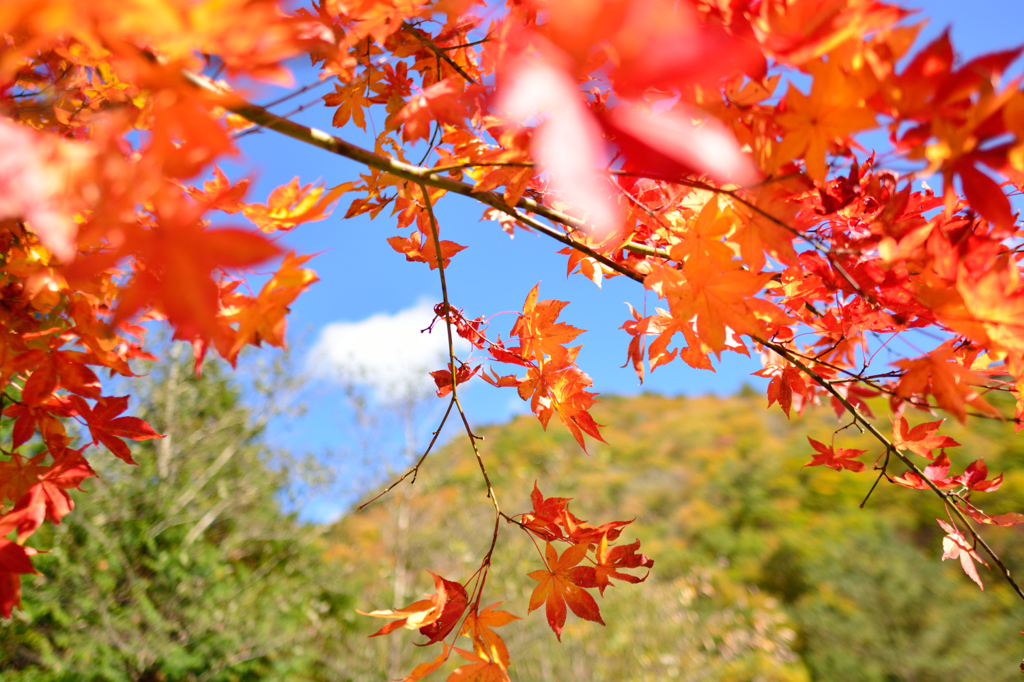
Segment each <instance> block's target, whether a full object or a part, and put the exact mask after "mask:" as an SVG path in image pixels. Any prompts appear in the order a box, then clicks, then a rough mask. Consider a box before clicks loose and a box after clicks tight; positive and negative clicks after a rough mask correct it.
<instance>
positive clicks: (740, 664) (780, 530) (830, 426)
mask: <svg viewBox="0 0 1024 682" xmlns="http://www.w3.org/2000/svg"><path fill="white" fill-rule="evenodd" d="M594 416H595V418H596V419H597V420H598V422H599V423H602V424H605V425H606V426H605V427H604V428H603V429H602V433H603V434H604V436H605V438H606V439H607V441H608V444H607V445H602V444H600V443H594V444H593V445H592V447H591V448H590V449H591V455H590V456H587V455H585V454H584V453H583V452H582V451H581V450H580V449H579V448H578V447H577V446H576V445H575V443H574V442H573V440H572V438H571V436H570V435H569V434H568V433H566V432H565V431H564V430H562V429H561V428H560V427H559V426H557V425H555V424H552V427H551V429H550V430H549V431H548V432H544V431H543V430H542V429H541V428H540V426H539V425H538V424H537V422H536V420H535V419H533V418H525V417H524V418H519V419H516V420H514V421H512V422H510V423H508V424H505V425H501V426H495V427H488V428H485V429H481V433H482V435H484V436H485V438H486V440H485V441H484V442H483V444H482V453H483V457H484V460H485V462H486V464H487V467H488V471H489V473H490V476H491V481H492V483H493V484H494V486H495V489H496V490H497V491H498V499H499V502H500V503H501V506H502V509H503V510H504V511H506V512H508V513H518V512H523V511H526V510H528V509H529V506H528V504H529V503H528V495H529V492H530V490H531V489H532V487H533V483H534V481H535V480H536V482H537V485H538V486H539V487H540V489H541V490H542V491H543V492H544V494H545V495H548V496H552V495H558V496H565V497H573V498H575V500H574V501H573V503H572V505H571V509H572V510H573V512H574V513H575V514H576V515H577V516H579V517H581V518H585V519H588V520H590V521H593V522H605V521H609V520H612V519H630V518H635V519H636V520H635V522H634V523H633V524H632V525H631V526H629V527H628V528H627V529H626V530H625V532H624V533H623V536H622V539H623V540H626V541H632V540H633V538H639V539H640V540H641V541H642V547H641V551H642V552H643V553H645V554H647V555H648V556H650V557H652V558H653V559H654V561H655V566H654V571H653V572H652V574H651V578H650V579H649V580H648V581H647V582H646V583H644V584H642V585H636V586H632V585H618V586H617V587H615V588H614V589H611V590H609V591H607V592H606V595H605V597H604V598H603V599H601V600H599V603H600V605H601V609H602V613H603V614H604V615H605V621H606V622H607V623H608V627H607V628H602V627H601V626H599V625H593V624H591V623H586V622H582V621H579V620H577V619H575V618H574V617H573V616H572V615H570V617H569V621H570V623H569V625H570V626H569V627H567V628H566V632H565V633H564V635H563V638H562V639H563V643H562V644H561V645H559V643H558V642H557V641H556V640H555V639H554V636H553V635H552V634H551V633H550V631H546V630H547V628H546V625H545V623H544V616H543V613H534V614H531V615H530V616H529V617H527V614H526V607H527V603H528V598H529V594H530V591H531V590H532V588H533V585H534V584H535V583H534V581H532V580H530V579H529V578H527V577H526V573H527V572H529V571H531V570H536V569H537V568H538V567H539V566H540V561H539V558H538V557H537V554H536V550H534V548H533V546H532V544H530V543H529V542H528V541H526V540H525V538H523V537H521V536H522V535H523V533H522V532H521V531H518V530H517V529H516V528H515V527H512V526H506V527H503V528H502V535H501V537H500V538H499V545H500V547H501V551H499V552H498V553H497V554H496V557H495V566H494V569H493V573H492V577H491V578H490V579H489V581H488V591H487V594H485V597H484V599H485V602H486V603H490V601H497V600H499V599H508V600H509V601H508V602H507V603H506V604H505V606H504V607H503V608H506V609H508V610H510V611H512V612H513V613H515V614H516V615H519V616H522V617H524V618H525V619H526V620H525V621H523V622H521V623H515V624H512V625H509V626H507V627H506V628H505V630H506V631H508V632H509V633H510V639H509V644H510V650H511V652H512V657H513V669H512V674H513V677H514V678H516V679H521V680H542V679H550V680H575V679H579V680H584V679H586V680H623V679H637V680H648V679H649V680H662V679H684V680H804V679H821V680H915V681H925V680H979V679H984V680H992V681H994V680H1002V679H1017V676H1018V675H1019V674H1020V673H1019V672H1018V665H1019V662H1020V658H1021V654H1022V653H1024V642H1022V641H1018V640H1019V639H1020V636H1019V635H1017V631H1018V630H1020V629H1021V628H1020V627H1019V625H1020V618H1019V616H1020V613H1021V607H1020V604H1019V603H1018V602H1016V601H1015V598H1014V597H1013V596H1012V595H1011V594H1010V593H1009V591H1008V590H1007V589H1005V588H1004V587H1003V586H1002V584H1001V583H1000V578H999V576H998V575H997V574H996V573H992V572H986V571H984V570H983V573H984V575H983V576H982V578H983V579H984V580H985V583H986V591H985V592H984V593H982V592H980V591H979V590H978V589H977V587H975V586H974V585H973V584H972V583H971V582H970V581H969V580H968V579H967V578H966V577H965V576H964V575H963V574H962V572H961V570H960V567H959V564H958V563H957V562H946V563H942V562H940V561H939V559H940V556H941V553H942V549H941V536H942V533H941V531H940V529H939V528H938V526H937V524H936V523H935V517H937V516H939V517H942V516H944V514H943V511H942V508H941V505H940V504H939V503H938V500H937V499H936V498H935V497H934V495H932V494H929V493H924V492H917V491H911V490H906V489H902V488H897V487H896V486H893V485H890V484H887V483H885V482H884V481H883V483H882V484H881V485H880V486H879V488H878V489H877V490H876V491H875V493H874V494H873V495H872V497H871V499H870V500H869V502H868V504H867V508H866V509H863V510H862V509H860V508H859V507H858V505H859V504H860V502H861V500H862V499H863V498H864V495H865V494H866V493H867V491H868V489H869V488H870V487H871V484H872V482H873V481H874V474H873V473H872V472H871V471H870V464H871V461H872V459H873V457H874V456H877V455H878V454H881V452H880V450H879V448H877V447H874V446H873V444H872V442H871V441H869V440H868V439H867V438H865V437H863V436H859V435H858V434H856V433H855V432H854V429H853V428H849V429H845V430H843V431H841V432H839V433H838V434H837V435H836V438H837V442H839V443H842V445H843V446H844V447H857V448H864V449H867V450H868V451H869V453H868V455H865V457H864V460H865V462H866V463H867V464H868V466H869V470H867V471H865V472H863V473H861V474H851V473H850V472H843V473H839V472H835V471H832V470H829V469H824V468H821V467H816V468H813V469H811V468H803V466H802V465H803V464H804V463H806V462H807V461H809V460H810V458H811V454H812V450H811V448H810V446H809V445H808V443H807V439H806V437H807V436H808V435H811V436H813V437H815V438H817V439H818V440H821V441H826V442H827V441H829V440H830V438H831V436H832V433H833V431H835V430H836V429H837V428H839V427H841V426H842V425H843V424H842V423H838V422H837V421H836V418H835V415H834V413H832V412H831V410H829V409H828V408H817V409H814V410H811V411H809V412H808V413H807V414H805V416H804V418H802V419H794V420H793V421H789V420H787V419H786V417H785V415H784V414H783V413H782V412H781V411H780V410H778V409H777V408H775V409H772V410H765V399H764V397H763V396H760V395H757V396H754V395H748V396H738V397H734V398H715V397H705V398H665V397H661V396H656V395H642V396H639V397H636V398H616V397H610V398H609V397H603V402H602V403H601V404H600V406H599V407H597V408H596V409H595V410H594ZM908 417H911V418H912V420H917V421H924V419H921V418H920V416H917V415H908ZM880 426H883V427H884V428H885V429H888V428H889V427H888V424H885V425H880ZM944 432H948V433H949V435H952V436H953V437H954V438H956V439H957V440H958V441H959V442H961V443H962V444H963V447H962V448H955V449H951V450H950V451H949V453H948V454H949V456H950V458H951V459H952V460H953V462H954V467H960V469H961V470H962V468H963V466H964V465H965V464H966V463H967V462H969V461H971V460H972V459H974V458H976V457H977V456H979V455H984V457H985V461H986V462H987V463H988V465H989V467H990V469H992V470H994V471H996V472H998V471H1000V470H1002V471H1005V476H1006V483H1005V484H1004V487H1003V490H1001V491H999V492H998V493H995V494H994V496H992V500H993V503H992V504H991V505H988V504H985V505H984V507H985V510H986V511H989V512H1002V511H1011V510H1021V509H1024V457H1021V455H1022V454H1024V441H1021V439H1020V438H1018V437H1015V436H1014V435H1013V430H1012V427H1010V426H1008V425H1005V424H999V423H993V422H976V423H971V424H969V426H968V427H967V428H964V427H960V426H959V425H953V426H951V427H950V428H949V429H948V430H946V429H944ZM891 473H892V474H900V473H902V468H901V467H899V466H897V467H895V468H894V469H892V470H891ZM983 501H984V500H983ZM979 503H980V502H979ZM492 518H493V511H492V508H491V504H490V501H489V500H487V499H486V497H485V494H484V490H483V486H482V483H481V480H480V474H479V470H478V468H477V463H476V461H475V459H474V458H473V456H472V453H471V451H469V449H468V447H466V445H465V443H463V442H462V441H461V440H459V439H456V441H455V442H454V443H453V444H452V445H451V446H449V447H447V448H444V449H442V450H441V451H439V452H437V453H434V454H432V455H431V456H430V458H429V459H428V461H427V464H426V466H425V468H424V470H423V473H422V474H421V475H420V477H419V480H418V481H417V483H416V485H415V486H413V487H409V486H403V487H401V488H399V489H396V490H395V491H393V492H392V493H391V494H390V495H389V496H388V497H386V498H384V499H383V500H381V501H380V502H379V503H377V504H375V505H373V506H371V507H370V508H368V509H367V510H366V511H364V512H361V513H353V514H350V515H348V516H346V517H345V518H343V519H342V520H341V521H339V522H338V523H337V524H336V526H335V527H334V529H333V530H332V531H331V535H330V538H331V540H330V548H329V550H328V552H327V556H328V557H329V558H330V559H331V560H332V561H334V562H336V565H337V566H338V570H339V574H340V575H341V576H342V578H341V579H342V580H343V581H344V584H345V590H346V591H347V592H349V593H352V594H356V595H362V596H361V597H360V598H359V601H360V608H362V609H364V610H365V609H368V608H384V607H391V606H393V605H395V604H394V602H396V601H403V604H402V605H404V603H407V602H408V601H411V600H412V599H413V598H416V597H418V596H419V595H420V594H421V593H422V592H425V591H429V589H430V588H429V585H428V579H429V576H427V574H426V573H425V572H424V569H427V568H431V569H434V570H436V571H439V572H441V573H443V574H444V575H445V576H446V577H448V578H450V579H453V580H465V579H467V578H468V577H469V576H470V575H471V574H472V573H473V572H474V571H475V570H476V568H477V566H478V564H479V560H480V558H481V557H482V555H483V554H484V552H485V550H486V543H487V541H488V539H489V533H490V527H491V526H490V519H492ZM986 530H987V531H988V532H987V537H988V538H989V539H990V542H991V543H992V544H993V545H994V546H995V547H996V548H998V551H1000V552H1001V553H1002V555H1003V556H1004V557H1005V558H1006V560H1007V561H1008V562H1009V564H1010V566H1011V567H1013V566H1016V567H1018V569H1020V568H1022V567H1024V547H1022V544H1021V539H1022V535H1021V531H1019V530H1017V529H998V528H997V529H991V530H988V529H986ZM396 597H399V598H398V599H396ZM356 618H357V622H356V629H357V630H359V629H360V628H361V629H362V630H363V631H365V633H366V634H369V633H371V632H373V630H375V629H376V628H377V627H379V625H380V624H379V622H370V621H371V620H372V619H369V618H362V617H356ZM360 621H365V622H360ZM402 637H404V640H405V644H403V645H400V644H399V643H397V642H391V643H389V642H386V641H384V642H381V641H380V640H371V641H369V642H368V641H366V640H361V639H360V640H359V641H355V640H353V641H352V642H351V645H350V646H351V647H352V649H351V651H352V655H353V657H354V658H353V668H352V670H353V673H352V674H353V679H380V676H379V671H380V670H381V669H385V668H386V669H388V671H389V673H391V676H394V675H397V674H402V673H406V672H408V671H409V670H410V669H411V667H412V666H413V665H414V664H415V663H417V662H420V661H422V660H426V658H427V656H428V652H425V651H422V650H414V648H413V647H412V646H410V645H409V644H408V642H409V641H410V640H413V639H415V638H413V637H410V636H409V633H395V634H394V635H391V638H402ZM357 661H362V662H361V663H357ZM363 666H365V668H364V667H363ZM363 669H365V670H366V674H365V677H360V675H362V674H363V673H360V672H359V670H363ZM373 671H377V672H376V675H375V674H374V672H373ZM442 679H443V678H442Z"/></svg>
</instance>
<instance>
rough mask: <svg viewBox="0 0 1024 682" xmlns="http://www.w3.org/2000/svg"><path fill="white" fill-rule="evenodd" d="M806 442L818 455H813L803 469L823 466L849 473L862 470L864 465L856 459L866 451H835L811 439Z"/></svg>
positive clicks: (833, 448) (831, 447) (845, 449)
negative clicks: (809, 443)
mask: <svg viewBox="0 0 1024 682" xmlns="http://www.w3.org/2000/svg"><path fill="white" fill-rule="evenodd" d="M807 440H809V441H810V442H811V447H812V448H814V450H815V451H816V452H817V453H818V454H816V455H814V457H813V458H812V459H811V461H810V462H808V463H807V464H804V466H805V467H816V466H822V465H824V466H827V467H828V468H829V469H835V470H836V471H842V470H843V469H849V470H850V471H863V470H864V463H863V462H859V461H857V457H860V456H861V455H863V454H864V453H865V452H867V450H853V449H851V448H839V449H838V450H837V449H836V448H835V447H834V446H831V445H825V444H824V443H820V442H818V441H816V440H814V439H813V438H810V437H808V438H807Z"/></svg>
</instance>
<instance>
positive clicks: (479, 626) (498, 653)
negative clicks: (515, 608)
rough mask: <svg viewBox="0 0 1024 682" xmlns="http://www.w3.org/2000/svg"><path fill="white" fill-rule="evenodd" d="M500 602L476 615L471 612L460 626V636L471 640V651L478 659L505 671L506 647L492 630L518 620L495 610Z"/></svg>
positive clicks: (506, 666) (507, 658) (504, 612)
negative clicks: (490, 662) (493, 663)
mask: <svg viewBox="0 0 1024 682" xmlns="http://www.w3.org/2000/svg"><path fill="white" fill-rule="evenodd" d="M500 605H501V602H498V603H497V604H491V605H490V606H488V607H486V608H484V610H483V611H481V612H480V613H477V612H476V610H473V611H471V612H470V613H469V614H468V615H467V616H466V620H465V621H464V622H463V624H462V634H463V635H464V636H466V637H469V638H470V639H471V640H473V649H474V650H475V651H476V653H477V655H478V656H480V658H482V659H484V658H486V659H487V660H490V661H493V662H495V663H499V664H501V665H502V666H503V667H505V668H506V669H507V668H508V665H509V657H508V647H506V646H505V642H504V641H503V640H502V639H501V637H499V636H498V634H497V633H496V632H494V629H493V628H497V627H501V626H502V625H508V624H509V623H511V622H512V621H514V620H520V618H519V617H518V616H513V615H512V614H511V613H509V612H508V611H497V610H495V609H496V608H497V607H498V606H500Z"/></svg>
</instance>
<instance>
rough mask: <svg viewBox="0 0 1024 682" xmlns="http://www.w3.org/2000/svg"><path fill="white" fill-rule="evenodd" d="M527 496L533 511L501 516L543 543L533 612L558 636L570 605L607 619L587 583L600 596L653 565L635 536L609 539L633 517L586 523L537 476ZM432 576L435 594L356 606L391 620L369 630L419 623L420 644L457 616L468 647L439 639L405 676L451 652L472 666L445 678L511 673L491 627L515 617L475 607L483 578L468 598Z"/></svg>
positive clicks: (415, 675) (442, 633)
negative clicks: (392, 604)
mask: <svg viewBox="0 0 1024 682" xmlns="http://www.w3.org/2000/svg"><path fill="white" fill-rule="evenodd" d="M530 499H531V502H532V504H533V510H532V511H529V512H526V513H523V514H518V515H517V516H518V517H519V518H518V519H516V518H515V517H506V520H507V521H509V522H510V523H515V524H516V525H518V526H519V527H520V528H522V529H523V530H524V531H526V532H527V533H529V534H530V536H531V537H533V538H536V539H539V540H542V541H543V542H544V551H543V553H541V559H542V560H543V562H544V568H543V569H540V570H537V571H534V572H532V573H530V574H529V577H530V578H532V579H533V580H536V581H537V586H536V588H534V591H533V594H532V596H531V597H530V608H529V610H530V612H531V613H532V612H533V611H534V610H536V609H539V608H540V607H541V606H544V607H545V613H546V616H547V621H548V625H549V626H550V627H551V630H552V631H553V632H554V633H555V636H556V637H557V638H558V639H559V640H561V638H562V629H563V628H564V627H565V620H566V617H567V615H568V611H569V610H571V611H572V612H573V613H574V614H576V615H577V616H579V617H580V618H583V619H585V620H589V621H592V622H595V623H600V624H601V625H604V621H603V620H602V619H601V610H600V607H599V606H598V604H597V601H596V600H595V599H594V597H593V595H592V594H591V593H590V592H588V591H587V590H589V589H597V590H598V591H599V593H600V594H601V595H602V596H603V595H604V591H605V588H607V587H611V586H613V585H614V583H612V579H613V578H614V579H616V580H621V581H623V582H627V583H631V584H634V585H635V584H637V583H642V582H643V581H645V580H646V579H647V576H648V575H649V573H650V569H651V567H652V566H654V561H652V560H651V559H650V558H648V557H646V556H644V555H643V554H638V553H637V550H638V549H639V548H640V541H639V540H637V541H635V542H633V543H631V544H628V545H618V546H615V545H614V542H615V540H616V539H618V537H619V535H620V534H621V533H622V528H623V527H624V526H627V525H629V524H630V523H632V521H612V522H610V523H606V524H603V525H601V526H591V525H589V524H588V523H586V522H585V521H582V520H580V519H578V518H576V517H575V516H574V515H573V514H572V513H571V512H570V511H569V502H570V499H569V498H563V497H548V498H545V497H544V495H543V494H542V493H541V492H540V490H539V489H538V488H537V485H536V483H534V486H533V492H532V493H531V494H530ZM554 542H559V543H567V544H568V545H569V546H568V547H567V548H566V549H565V551H564V552H562V554H561V555H559V553H558V550H557V549H556V548H555V547H554V545H553V544H552V543H554ZM539 551H540V548H539V547H538V552H539ZM591 564H592V565H591ZM637 568H646V569H648V573H647V574H644V575H643V576H637V575H634V574H632V573H624V572H623V571H626V570H629V569H637ZM478 575H479V572H478ZM431 576H433V578H434V593H433V594H432V595H428V596H427V598H425V599H421V600H418V601H415V602H413V603H411V604H409V605H408V606H405V607H403V608H400V609H382V610H378V611H371V612H369V613H363V612H362V611H360V613H363V615H366V616H373V617H375V618H388V619H392V622H390V623H388V624H387V625H385V626H384V627H382V628H381V629H380V630H378V631H377V632H375V633H374V634H372V635H370V636H371V637H379V636H381V635H387V634H390V633H392V632H394V631H396V630H398V629H399V628H405V629H407V630H418V631H419V632H420V634H422V635H424V636H426V637H427V641H426V642H424V643H423V645H424V646H425V645H429V644H436V643H437V642H443V641H444V639H445V638H446V637H447V636H448V635H449V634H451V633H452V632H454V631H455V628H456V627H457V626H458V624H459V621H460V620H461V621H462V627H461V629H460V630H459V634H460V635H462V636H464V637H467V638H469V639H470V640H471V641H472V642H473V651H472V652H470V651H466V650H463V649H459V648H458V647H455V646H454V645H451V644H448V643H447V642H444V644H443V648H442V651H441V653H440V654H439V655H438V656H437V658H436V659H434V660H433V661H429V662H426V663H422V664H420V665H419V666H417V667H416V668H415V669H414V670H413V672H412V673H411V674H410V675H409V676H407V677H406V678H405V680H406V681H409V682H411V681H412V680H418V679H420V678H422V677H424V676H426V675H428V674H430V673H432V672H434V671H435V670H437V669H438V668H440V667H441V666H442V665H443V664H444V663H445V662H446V661H447V660H448V658H449V657H450V655H451V653H452V652H455V653H457V654H459V655H460V656H462V657H463V658H465V659H467V660H469V661H471V662H472V665H468V666H465V665H464V666H462V667H460V668H457V669H456V670H455V671H454V672H452V674H451V675H450V676H449V677H448V682H459V681H460V680H473V679H480V680H484V679H486V680H494V681H495V682H498V681H500V680H509V679H510V678H509V666H510V665H511V660H510V658H509V653H508V647H507V646H506V645H505V642H504V640H503V639H502V638H501V636H499V635H498V634H497V633H496V632H494V630H493V628H495V627H500V626H502V625H507V624H508V623H511V622H512V621H514V620H519V618H518V617H517V616H514V615H512V614H511V613H508V612H507V611H498V610H495V608H496V607H497V606H499V604H492V605H491V606H488V607H486V608H484V609H483V610H480V609H479V606H480V596H481V595H482V592H483V580H479V581H477V582H476V583H475V584H474V587H473V588H472V591H473V594H474V595H475V598H474V599H471V598H470V592H469V591H468V590H467V585H463V584H461V583H456V582H452V581H450V580H447V579H445V578H442V577H441V576H438V575H435V574H433V573H431Z"/></svg>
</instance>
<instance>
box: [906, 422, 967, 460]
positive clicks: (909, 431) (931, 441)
mask: <svg viewBox="0 0 1024 682" xmlns="http://www.w3.org/2000/svg"><path fill="white" fill-rule="evenodd" d="M889 419H890V420H891V421H892V436H893V445H894V446H895V447H896V448H897V449H898V450H910V451H911V452H913V453H914V454H915V455H920V456H921V457H926V458H928V459H932V450H934V449H935V448H955V447H959V445H960V443H957V442H956V441H955V440H953V439H952V438H950V437H949V436H940V435H939V433H938V431H939V427H940V426H941V425H942V422H943V421H945V420H943V419H940V420H939V421H936V422H926V423H924V424H918V425H917V426H915V427H914V428H910V425H909V424H908V423H907V419H906V417H900V418H899V421H897V420H896V418H895V417H894V416H892V415H890V416H889Z"/></svg>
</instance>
